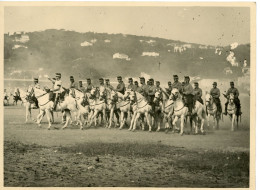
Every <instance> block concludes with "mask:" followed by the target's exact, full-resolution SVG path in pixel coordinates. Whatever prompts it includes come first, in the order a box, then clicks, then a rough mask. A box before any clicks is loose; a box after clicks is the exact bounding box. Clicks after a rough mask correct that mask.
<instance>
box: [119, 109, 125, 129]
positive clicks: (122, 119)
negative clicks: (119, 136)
mask: <svg viewBox="0 0 260 190" xmlns="http://www.w3.org/2000/svg"><path fill="white" fill-rule="evenodd" d="M123 125H124V112H122V111H121V113H120V127H119V129H120V130H121V129H122V128H123Z"/></svg>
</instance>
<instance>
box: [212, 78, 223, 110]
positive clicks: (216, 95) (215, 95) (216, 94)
mask: <svg viewBox="0 0 260 190" xmlns="http://www.w3.org/2000/svg"><path fill="white" fill-rule="evenodd" d="M213 85H217V83H216V82H214V83H213ZM210 95H211V96H212V97H213V100H214V102H215V104H216V105H217V109H218V111H219V112H222V108H221V103H220V99H219V97H220V90H219V89H218V88H217V87H216V88H212V89H211V90H210Z"/></svg>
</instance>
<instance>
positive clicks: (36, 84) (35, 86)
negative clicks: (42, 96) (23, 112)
mask: <svg viewBox="0 0 260 190" xmlns="http://www.w3.org/2000/svg"><path fill="white" fill-rule="evenodd" d="M33 88H36V89H41V87H40V84H39V79H38V78H34V84H33ZM29 93H30V92H29ZM28 99H29V101H32V102H34V104H35V108H39V103H38V100H37V98H36V97H35V95H32V96H30V97H28Z"/></svg>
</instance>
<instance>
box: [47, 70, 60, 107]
mask: <svg viewBox="0 0 260 190" xmlns="http://www.w3.org/2000/svg"><path fill="white" fill-rule="evenodd" d="M48 79H49V80H50V81H52V83H54V86H53V89H51V94H50V97H51V98H50V99H52V100H53V99H54V104H53V110H55V109H56V106H57V104H58V101H59V99H60V94H61V92H62V81H61V74H60V73H56V80H53V79H51V78H48Z"/></svg>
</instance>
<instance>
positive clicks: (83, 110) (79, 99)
mask: <svg viewBox="0 0 260 190" xmlns="http://www.w3.org/2000/svg"><path fill="white" fill-rule="evenodd" d="M69 94H70V95H71V96H72V97H75V100H76V106H77V110H75V111H74V112H75V114H76V121H77V124H79V125H80V129H83V123H82V120H83V118H84V116H85V115H88V113H89V106H88V105H86V106H83V105H82V103H83V101H84V100H85V95H84V93H83V92H81V91H79V90H77V89H70V92H69ZM83 122H84V123H86V121H83Z"/></svg>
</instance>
